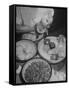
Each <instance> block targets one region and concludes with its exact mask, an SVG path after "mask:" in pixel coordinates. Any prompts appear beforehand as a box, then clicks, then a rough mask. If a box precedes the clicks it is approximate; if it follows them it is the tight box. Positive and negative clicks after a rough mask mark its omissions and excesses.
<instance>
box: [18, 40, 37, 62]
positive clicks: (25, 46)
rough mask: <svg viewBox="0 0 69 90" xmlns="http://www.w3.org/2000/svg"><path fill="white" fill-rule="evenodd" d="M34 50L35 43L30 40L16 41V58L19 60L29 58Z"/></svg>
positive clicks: (34, 53) (33, 54)
mask: <svg viewBox="0 0 69 90" xmlns="http://www.w3.org/2000/svg"><path fill="white" fill-rule="evenodd" d="M36 52H37V48H36V45H35V43H34V42H33V41H31V40H20V41H18V42H17V43H16V58H17V60H19V61H24V60H28V59H31V58H32V57H34V56H35V55H36Z"/></svg>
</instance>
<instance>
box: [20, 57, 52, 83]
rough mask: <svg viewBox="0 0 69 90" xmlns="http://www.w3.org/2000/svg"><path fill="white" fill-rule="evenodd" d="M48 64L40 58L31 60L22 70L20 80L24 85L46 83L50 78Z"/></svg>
mask: <svg viewBox="0 0 69 90" xmlns="http://www.w3.org/2000/svg"><path fill="white" fill-rule="evenodd" d="M51 71H52V70H51V66H50V64H49V63H48V62H47V61H45V60H43V59H40V58H36V59H31V60H29V61H28V62H26V64H25V65H24V66H23V68H22V72H21V75H22V78H23V79H24V81H25V82H26V83H40V82H47V81H48V80H49V79H50V77H51Z"/></svg>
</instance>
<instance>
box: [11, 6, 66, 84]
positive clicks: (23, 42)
mask: <svg viewBox="0 0 69 90" xmlns="http://www.w3.org/2000/svg"><path fill="white" fill-rule="evenodd" d="M14 13H15V15H14V14H13V15H14V16H13V18H12V19H13V20H14V21H13V20H12V19H11V20H12V21H13V23H14V22H15V23H14V25H13V27H14V28H15V29H14V30H13V35H14V36H13V42H12V43H14V44H15V45H13V50H12V51H13V57H15V59H14V61H13V63H14V65H13V70H12V73H14V76H13V78H14V80H13V81H15V84H16V85H23V84H24V85H25V84H46V83H60V82H67V8H64V7H62V8H61V7H47V6H33V5H16V6H15V10H14ZM11 14H12V12H11ZM11 14H10V15H11ZM14 17H15V18H14ZM13 23H12V24H13ZM12 43H11V44H12ZM12 59H13V58H12ZM13 63H12V64H13ZM14 67H15V68H14ZM10 72H11V71H10ZM12 73H11V74H12ZM11 74H10V77H12V75H11ZM11 79H12V78H11Z"/></svg>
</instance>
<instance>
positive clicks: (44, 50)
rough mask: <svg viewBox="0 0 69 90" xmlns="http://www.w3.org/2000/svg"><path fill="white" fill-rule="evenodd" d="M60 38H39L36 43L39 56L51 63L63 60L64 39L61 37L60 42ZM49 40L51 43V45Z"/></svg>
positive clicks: (64, 53) (64, 51)
mask: <svg viewBox="0 0 69 90" xmlns="http://www.w3.org/2000/svg"><path fill="white" fill-rule="evenodd" d="M62 38H63V37H62ZM60 39H61V38H60V37H54V36H49V37H46V38H45V39H42V40H40V42H39V43H38V52H39V54H40V56H41V57H42V58H44V59H46V60H47V61H49V62H50V63H53V64H55V63H59V62H61V61H62V60H64V58H65V56H66V40H65V38H63V42H62V41H61V40H60ZM46 40H47V41H46ZM45 42H46V43H45ZM50 42H51V43H53V44H52V45H51V43H50ZM50 46H51V47H50ZM52 47H53V48H52Z"/></svg>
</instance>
